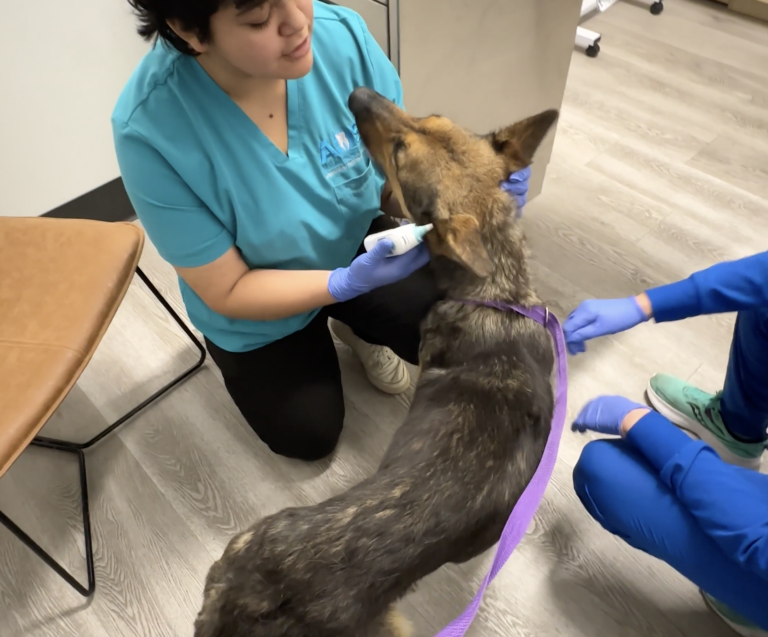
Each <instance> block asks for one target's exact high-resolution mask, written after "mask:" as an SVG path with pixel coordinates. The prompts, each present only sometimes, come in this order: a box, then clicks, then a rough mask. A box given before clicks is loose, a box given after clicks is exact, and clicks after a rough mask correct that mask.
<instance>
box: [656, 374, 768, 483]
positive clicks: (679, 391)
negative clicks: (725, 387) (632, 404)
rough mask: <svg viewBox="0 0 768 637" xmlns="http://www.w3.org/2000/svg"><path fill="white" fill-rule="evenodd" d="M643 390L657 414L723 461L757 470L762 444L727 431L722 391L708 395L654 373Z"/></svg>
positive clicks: (672, 377)
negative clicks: (722, 408) (703, 443)
mask: <svg viewBox="0 0 768 637" xmlns="http://www.w3.org/2000/svg"><path fill="white" fill-rule="evenodd" d="M646 391H647V394H648V400H649V402H650V403H651V405H652V406H653V408H654V409H655V410H656V411H658V412H659V413H660V414H661V415H662V416H665V417H666V418H668V419H669V420H670V421H671V422H673V423H674V424H675V425H677V426H678V427H680V428H681V429H685V430H686V431H688V432H690V433H692V434H693V435H694V436H696V437H697V438H700V439H701V440H703V441H704V442H706V443H707V444H708V445H709V446H711V447H712V448H713V449H714V450H715V451H716V452H717V454H718V455H719V456H720V457H721V458H722V459H723V460H724V461H725V462H728V463H730V464H735V465H738V466H740V467H744V468H746V469H754V470H755V471H758V470H759V469H760V458H761V457H762V455H763V448H764V444H763V443H762V442H754V443H750V442H740V441H738V440H736V439H735V438H734V437H733V436H732V435H731V434H730V433H729V432H728V430H727V429H726V428H725V425H724V424H723V418H722V416H721V414H720V398H721V394H722V392H718V393H717V394H708V393H707V392H705V391H702V390H700V389H697V388H696V387H694V386H693V385H689V384H688V383H686V382H685V381H683V380H680V379H679V378H675V377H674V376H670V375H668V374H656V375H655V376H654V377H653V378H651V380H650V381H649V382H648V387H647V390H646Z"/></svg>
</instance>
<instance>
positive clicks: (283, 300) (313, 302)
mask: <svg viewBox="0 0 768 637" xmlns="http://www.w3.org/2000/svg"><path fill="white" fill-rule="evenodd" d="M330 275H331V273H330V272H328V271H324V270H251V271H250V272H248V273H247V274H245V275H244V276H243V277H241V278H240V279H239V280H238V282H237V283H236V284H235V286H234V287H233V288H232V291H231V292H230V293H229V294H228V295H227V297H226V299H225V300H224V304H223V305H224V306H223V307H222V308H221V313H222V314H224V316H228V317H229V318H234V319H246V320H251V321H274V320H278V319H283V318H287V317H289V316H294V315H296V314H301V313H303V312H308V311H310V310H314V309H315V308H318V307H323V306H325V305H331V304H332V303H335V300H334V298H333V297H332V296H331V293H330V292H329V291H328V278H329V277H330Z"/></svg>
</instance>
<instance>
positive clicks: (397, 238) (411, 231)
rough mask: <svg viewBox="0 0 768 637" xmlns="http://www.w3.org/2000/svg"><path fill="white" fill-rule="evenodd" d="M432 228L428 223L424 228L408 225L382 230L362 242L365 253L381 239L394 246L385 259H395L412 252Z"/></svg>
mask: <svg viewBox="0 0 768 637" xmlns="http://www.w3.org/2000/svg"><path fill="white" fill-rule="evenodd" d="M432 228H433V226H432V224H431V223H428V224H427V225H426V226H416V225H414V224H412V223H409V224H407V225H404V226H399V227H397V228H392V229H391V230H384V231H383V232H377V233H376V234H371V235H368V236H367V237H366V238H365V240H364V241H363V245H364V246H365V251H366V252H370V251H371V250H372V249H373V246H375V245H376V244H377V243H378V242H379V241H381V240H382V239H389V240H390V241H391V242H392V243H394V244H395V247H394V248H393V250H392V252H390V253H389V254H388V255H387V257H396V256H399V255H401V254H405V253H406V252H408V251H409V250H413V249H414V248H415V247H416V246H417V245H419V244H420V243H421V242H423V241H424V237H425V236H426V234H427V233H428V232H429V231H430V230H432Z"/></svg>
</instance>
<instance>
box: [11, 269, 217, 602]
mask: <svg viewBox="0 0 768 637" xmlns="http://www.w3.org/2000/svg"><path fill="white" fill-rule="evenodd" d="M136 274H137V275H138V276H139V278H140V279H141V280H142V281H143V282H144V285H146V286H147V288H148V289H149V291H150V292H152V294H153V295H154V297H155V298H156V299H157V300H158V301H159V302H160V304H161V305H162V306H163V308H165V311H166V312H168V314H170V315H171V318H173V320H174V321H176V324H177V325H178V326H179V327H180V328H181V329H182V330H183V331H184V333H185V334H186V335H187V336H188V337H189V339H190V340H191V341H192V343H193V344H194V345H195V347H197V349H198V350H199V352H200V358H199V359H198V360H197V362H196V363H195V364H194V365H192V366H191V367H190V368H189V369H187V370H186V371H184V372H183V373H182V374H180V375H179V376H177V377H176V378H174V379H173V380H172V381H171V382H169V383H168V384H166V385H165V386H164V387H162V388H160V389H159V390H157V391H156V392H155V393H154V394H152V395H151V396H150V397H149V398H147V399H146V400H144V401H143V402H141V403H140V404H138V405H137V406H136V407H134V408H133V409H131V410H130V411H129V412H128V413H127V414H125V415H124V416H122V417H121V418H118V419H117V420H116V421H115V422H113V423H112V424H111V425H110V426H109V427H107V428H106V429H105V430H104V431H102V432H101V433H99V434H97V435H96V436H94V437H93V438H91V439H90V440H88V441H86V442H71V441H68V440H58V439H56V438H48V437H46V436H37V437H36V438H35V439H34V440H32V443H31V444H32V445H33V446H35V447H43V448H45V449H54V450H56V451H64V452H67V453H74V454H75V455H76V456H77V460H78V464H79V466H80V495H81V502H82V507H83V531H84V535H85V566H86V571H87V575H88V587H87V588H86V587H84V586H83V585H82V584H81V583H80V582H78V581H77V580H76V579H75V578H74V577H72V575H71V574H70V573H69V572H68V571H67V570H66V569H65V568H64V567H63V566H61V564H59V563H58V562H57V561H56V560H54V559H53V558H52V557H51V556H50V555H49V554H48V553H46V552H45V551H44V550H43V549H42V548H41V547H40V545H39V544H38V543H37V542H35V541H34V540H33V539H32V538H31V537H29V536H28V535H27V534H26V533H25V532H24V531H22V530H21V529H20V528H19V527H18V526H17V525H16V523H15V522H14V521H13V520H11V519H10V518H9V517H8V516H7V515H5V514H4V513H3V512H2V511H0V524H2V525H3V526H5V527H6V528H7V529H8V530H9V531H10V532H11V533H13V534H14V535H15V536H16V537H17V538H19V539H20V540H21V541H22V542H23V543H24V544H26V546H27V547H28V548H29V549H30V550H31V551H33V552H34V553H35V555H37V556H38V557H39V558H40V559H41V560H43V562H45V563H46V564H47V565H48V566H50V567H51V568H52V569H53V570H54V571H56V573H58V574H59V575H60V576H61V577H62V578H63V579H64V580H65V581H66V582H67V583H68V584H69V585H70V586H71V587H72V588H74V589H75V590H76V591H77V592H78V593H80V594H81V595H82V596H83V597H90V596H91V595H93V593H94V591H95V590H96V578H95V575H94V567H93V540H92V538H91V515H90V510H89V507H88V481H87V479H86V474H85V454H84V453H83V451H84V450H85V449H88V448H89V447H92V446H93V445H95V444H96V443H97V442H100V441H101V440H103V439H104V438H105V437H106V436H108V435H109V434H110V433H112V432H113V431H114V430H115V429H117V428H118V427H119V426H120V425H122V424H124V423H125V422H127V421H128V420H130V419H131V418H133V417H134V416H135V415H136V414H138V413H139V412H140V411H141V410H142V409H144V408H145V407H147V406H148V405H150V404H151V403H153V402H155V401H156V400H157V399H158V398H160V397H161V396H163V395H164V394H166V393H167V392H168V391H170V390H171V389H173V388H174V387H176V385H178V384H179V383H181V382H182V381H184V380H186V379H187V378H189V377H190V376H192V374H194V373H195V372H196V371H198V370H199V369H200V368H201V367H202V366H203V363H204V362H205V357H206V351H205V347H204V346H203V344H202V343H201V342H200V341H199V340H198V339H197V337H196V336H195V335H194V333H193V332H192V330H190V329H189V327H187V324H186V323H185V322H184V321H183V320H182V318H181V317H180V316H179V315H178V314H177V313H176V311H175V310H174V309H173V308H172V307H171V306H170V304H169V303H168V301H167V300H166V298H165V297H164V296H163V295H162V294H161V293H160V291H159V290H158V289H157V288H156V287H155V285H154V284H153V283H152V282H151V281H150V280H149V279H148V278H147V275H146V274H144V272H143V271H142V269H141V268H136Z"/></svg>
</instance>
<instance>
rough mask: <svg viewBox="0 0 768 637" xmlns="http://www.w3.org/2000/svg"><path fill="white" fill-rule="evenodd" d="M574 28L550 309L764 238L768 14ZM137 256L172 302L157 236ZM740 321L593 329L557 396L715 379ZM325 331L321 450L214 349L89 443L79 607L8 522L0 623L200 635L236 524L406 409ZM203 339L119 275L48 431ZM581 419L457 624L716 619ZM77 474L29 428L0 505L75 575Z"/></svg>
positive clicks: (636, 286)
mask: <svg viewBox="0 0 768 637" xmlns="http://www.w3.org/2000/svg"><path fill="white" fill-rule="evenodd" d="M589 26H590V28H592V29H596V30H600V31H601V32H602V33H603V42H602V53H601V54H600V56H599V58H597V59H588V58H586V57H585V56H584V55H583V54H581V53H578V52H576V53H574V56H573V63H572V67H571V73H570V79H569V82H568V90H567V94H566V98H565V104H564V106H563V114H562V121H561V124H560V128H559V133H558V138H557V142H556V148H555V154H554V158H553V162H552V164H551V167H550V169H549V173H548V178H547V181H546V184H545V189H544V193H543V194H542V196H541V197H539V198H538V199H537V200H536V201H534V202H533V203H532V204H531V205H530V206H529V207H528V208H527V209H526V211H525V217H524V219H525V224H526V227H527V232H528V235H529V239H530V243H531V247H532V251H533V259H534V270H535V275H536V278H537V281H538V285H539V290H540V292H541V294H542V296H543V297H544V298H545V299H546V300H547V301H548V303H549V304H550V307H552V308H554V309H555V310H556V311H557V312H558V313H559V314H560V315H561V316H564V315H566V314H567V313H568V312H569V311H570V310H571V309H573V307H575V305H576V304H577V303H578V302H579V301H581V300H582V299H584V298H587V297H606V296H622V295H630V294H634V293H637V292H639V291H641V290H642V289H644V288H645V287H647V286H652V285H657V284H661V283H664V282H669V281H672V280H676V279H679V278H681V277H685V276H687V275H688V274H690V273H691V272H692V271H693V270H696V269H699V268H702V267H705V266H707V265H710V264H712V263H714V262H716V261H718V260H721V259H730V258H736V257H741V256H744V255H747V254H750V253H754V252H756V251H759V250H764V249H765V248H766V245H767V244H768V240H766V237H768V116H766V112H767V111H766V109H768V26H766V25H765V24H761V23H758V22H754V21H750V20H748V19H745V18H742V17H740V16H737V15H734V14H732V13H729V12H728V11H726V10H725V9H723V8H721V5H717V4H707V3H702V2H696V1H693V0H668V2H667V8H666V11H665V12H664V13H663V15H661V16H659V17H652V16H651V15H650V14H648V13H647V9H643V8H640V7H638V6H634V5H631V4H628V3H624V2H621V3H618V4H617V5H615V6H614V7H612V8H611V10H610V11H608V12H607V13H605V14H603V15H602V16H599V17H597V18H596V19H594V20H591V21H590V24H589ZM143 265H144V267H145V268H146V270H147V271H148V272H149V273H150V275H151V276H152V277H153V278H154V279H155V280H156V281H158V282H159V284H160V287H161V288H162V289H163V291H164V292H165V293H166V294H167V295H168V296H169V297H170V298H172V299H173V300H174V303H175V304H176V306H179V297H178V290H177V287H176V283H175V281H174V279H173V277H172V276H171V272H170V270H169V268H168V267H166V266H165V265H163V264H162V263H161V262H160V260H159V258H158V257H157V255H156V253H155V252H154V250H153V249H152V248H151V246H150V247H148V249H147V250H146V254H145V256H144V260H143ZM732 325H733V317H732V316H718V317H705V318H698V319H694V320H690V321H686V322H685V323H680V324H669V325H658V326H657V325H644V326H642V327H639V328H637V329H636V330H634V331H632V332H630V333H626V334H623V335H621V336H618V337H615V338H606V339H604V340H602V341H600V342H596V343H594V344H591V345H590V347H589V350H588V352H587V355H583V356H580V357H577V358H575V359H572V360H571V363H570V374H571V384H570V392H571V403H570V413H571V415H574V414H575V412H576V410H578V408H579V407H580V406H581V405H582V404H583V402H584V401H586V400H587V399H589V398H590V397H592V396H594V395H596V394H598V393H603V392H621V393H624V394H627V395H629V396H631V397H634V398H637V399H641V397H642V392H643V389H644V387H645V383H646V381H647V379H648V377H649V376H650V375H651V374H653V373H654V372H657V371H667V372H671V373H675V374H678V375H680V376H683V377H685V378H689V379H691V380H692V381H695V382H696V383H699V384H700V385H701V386H703V387H705V388H709V389H715V388H717V387H718V386H719V384H720V383H721V382H722V377H723V371H724V369H725V362H726V360H727V355H728V346H729V341H730V333H731V329H732ZM339 352H340V358H341V361H342V366H343V374H344V382H345V388H346V396H347V409H348V411H347V413H348V420H347V423H346V428H345V433H344V436H343V439H342V444H341V449H340V451H339V453H338V456H337V457H336V459H335V460H334V461H333V462H332V463H330V464H324V465H320V466H308V465H303V464H299V463H294V462H289V461H285V460H282V459H278V458H276V457H274V456H272V455H270V454H269V453H268V452H267V451H266V450H265V448H264V446H263V445H262V444H261V443H260V442H259V441H258V440H257V439H256V437H255V435H254V434H253V433H252V432H251V431H250V430H249V429H248V428H247V426H245V425H244V423H243V421H242V419H241V417H240V416H239V414H238V413H237V412H236V409H235V407H234V406H233V404H232V402H231V401H230V399H229V397H228V395H227V394H226V392H225V390H224V387H223V386H222V384H221V382H220V379H219V377H218V376H217V372H216V370H215V369H214V368H213V367H211V366H206V368H205V369H204V370H203V371H202V372H201V373H200V374H199V375H197V376H195V377H194V378H193V379H192V380H191V381H189V382H187V383H186V384H184V385H183V386H182V387H180V388H179V389H177V390H176V391H175V392H174V393H173V394H171V395H170V396H168V397H167V398H166V399H164V400H163V401H162V402H160V403H158V404H156V405H154V406H153V407H151V408H150V409H149V410H147V411H146V412H144V413H143V414H142V415H141V416H140V417H138V418H136V419H135V420H134V421H133V422H132V423H131V424H130V425H129V426H126V427H125V428H124V429H122V430H121V431H120V433H119V434H118V435H116V436H113V437H111V438H109V439H107V440H106V441H105V442H104V443H103V444H102V445H101V446H99V447H97V448H96V449H94V450H93V451H92V452H91V453H89V454H88V467H89V484H90V488H91V507H92V512H93V522H94V533H95V548H96V576H97V581H98V590H97V593H96V595H95V597H94V599H93V600H92V601H91V602H90V603H89V604H86V605H83V602H82V599H81V598H80V597H78V596H77V595H76V594H75V593H74V592H73V591H72V590H71V589H70V588H69V587H68V586H67V585H66V584H64V583H63V582H62V581H61V580H60V579H59V578H58V577H57V576H56V575H55V574H54V573H53V572H51V571H50V570H48V568H46V567H45V566H44V565H43V564H42V563H41V562H40V560H38V559H37V558H36V557H35V556H34V555H33V554H32V553H31V552H29V551H28V550H27V549H26V548H25V547H24V546H23V545H21V544H20V543H19V542H18V541H17V540H16V539H15V538H14V537H12V536H11V534H10V533H8V532H7V531H6V530H5V529H3V528H0V634H1V635H2V637H21V636H22V635H23V636H25V637H43V636H47V637H75V636H77V637H105V636H109V637H119V636H124V637H129V636H130V637H135V636H138V637H144V636H146V637H150V636H151V637H187V636H189V635H191V634H192V629H191V626H192V621H193V618H194V616H195V613H196V612H197V610H198V607H199V603H200V596H201V590H202V584H203V580H204V577H205V574H206V572H207V569H208V567H209V566H210V564H211V562H212V561H213V560H214V559H215V558H216V557H218V555H219V554H220V552H221V550H222V549H223V547H224V545H225V543H226V542H227V540H228V538H229V537H230V536H231V535H232V534H233V533H234V532H235V531H237V530H238V529H242V528H243V527H245V526H246V525H248V524H250V523H251V522H252V521H253V520H255V519H256V518H259V517H261V516H263V515H265V514H268V513H270V512H273V511H276V510H277V509H279V508H281V507H283V506H285V505H288V504H296V503H310V502H315V501H317V500H319V499H321V498H325V497H327V496H329V495H331V494H333V493H337V492H339V491H340V490H342V489H344V488H345V487H348V486H350V485H352V484H354V483H355V482H357V481H358V480H360V479H361V478H362V477H363V476H366V475H367V474H369V473H370V472H371V471H372V470H373V469H374V467H375V466H376V464H377V461H378V459H379V457H380V456H381V454H382V452H383V450H384V448H385V446H386V444H387V440H388V439H389V437H390V435H391V433H392V431H393V429H394V428H395V427H396V426H397V424H398V423H399V422H400V421H401V419H402V417H403V414H404V413H405V410H406V408H407V399H400V398H390V397H387V396H384V395H383V394H381V393H379V392H377V391H376V390H374V389H373V388H371V387H370V386H369V385H368V383H367V382H366V380H365V378H364V376H363V375H362V373H361V368H360V365H359V363H358V362H357V361H356V360H355V359H354V358H353V357H352V355H351V353H350V352H349V351H348V350H345V349H343V348H341V346H340V350H339ZM194 358H195V351H194V350H193V348H191V347H190V346H189V344H188V343H187V342H186V341H185V339H184V338H183V337H182V335H181V333H180V332H179V330H178V329H177V328H176V327H175V326H174V325H173V324H172V322H171V321H170V320H169V319H168V317H167V316H166V315H165V314H164V313H163V312H162V311H161V310H160V309H159V307H158V306H157V305H156V304H155V303H154V302H153V300H152V298H151V297H150V296H149V295H148V293H147V292H146V290H145V289H144V288H143V287H142V286H141V285H140V284H138V283H136V284H134V286H133V288H132V290H131V291H130V293H129V295H128V298H127V300H126V302H125V304H124V306H123V307H122V308H121V310H120V312H119V314H118V316H117V318H116V320H115V322H114V324H113V326H112V327H111V329H110V330H109V333H108V334H107V336H106V338H105V340H104V343H103V345H102V347H101V348H100V349H99V351H98V353H97V355H96V357H95V359H94V361H93V363H92V364H91V365H90V367H89V368H88V370H87V371H86V373H85V375H84V376H83V378H82V381H81V382H80V383H79V385H78V387H77V388H76V390H75V391H74V392H73V393H72V394H71V396H70V397H69V398H68V399H67V401H66V403H65V404H64V406H63V407H62V408H61V409H60V411H59V412H58V413H57V414H56V416H55V418H54V419H53V421H52V422H51V423H50V425H49V426H47V428H46V433H48V434H53V433H55V432H59V433H62V435H67V436H69V437H73V436H75V435H78V436H83V437H84V436H86V435H87V432H95V431H97V430H99V429H100V428H102V427H104V426H105V424H106V423H107V422H108V421H110V420H113V419H115V418H116V417H117V416H119V415H120V414H121V413H122V412H124V411H126V410H127V409H128V408H130V407H131V406H132V405H134V404H136V403H137V402H139V401H140V400H142V399H143V398H144V397H145V396H147V395H148V394H149V393H151V392H152V391H153V390H154V389H155V388H157V387H159V386H160V384H162V383H163V382H164V381H165V380H166V379H168V378H169V377H171V376H172V375H174V374H176V373H177V372H178V371H180V370H181V369H183V367H184V366H186V365H189V364H190V363H191V362H193V361H194ZM255 389H256V388H255ZM588 439H589V437H588V436H578V435H575V434H571V433H570V432H568V433H566V435H565V437H564V440H563V443H562V450H561V453H560V461H559V463H558V466H557V468H556V470H555V474H554V479H553V481H552V484H551V486H550V488H549V490H548V492H547V496H546V499H545V502H544V503H543V504H542V506H541V508H540V511H539V513H538V515H537V517H536V520H535V523H534V525H533V527H532V528H531V530H530V534H529V536H528V537H527V538H526V540H525V541H524V542H523V543H522V545H521V546H520V548H519V549H518V550H517V551H516V553H515V554H514V555H513V557H512V559H511V560H510V562H509V564H508V566H507V567H506V569H505V570H504V571H503V572H502V574H501V575H500V576H499V577H498V578H497V580H496V582H495V583H494V584H493V586H492V587H491V590H490V592H489V593H488V595H487V598H486V601H485V603H484V605H483V607H482V611H481V613H480V617H479V620H478V621H477V623H476V626H475V627H474V629H473V631H472V633H471V634H472V635H475V636H477V637H480V636H483V637H496V636H498V637H502V636H503V637H513V636H514V637H532V636H534V635H535V636H536V637H545V636H554V635H568V636H569V637H577V636H582V635H583V636H584V637H594V635H617V636H618V635H620V636H622V637H635V636H637V637H639V636H647V635H653V636H654V637H680V636H684V635H691V636H694V635H695V636H696V637H720V636H722V637H726V636H727V635H729V634H731V633H730V632H729V629H727V628H726V627H725V626H724V625H723V624H722V623H720V622H719V621H718V620H717V619H715V618H713V616H712V615H711V614H710V613H709V612H708V611H707V610H706V609H705V608H704V606H703V604H702V602H701V600H700V598H699V596H698V594H697V591H696V589H695V587H694V586H693V585H692V584H690V583H689V582H687V581H685V580H684V579H683V578H682V577H681V576H679V575H677V574H676V573H675V572H673V571H672V570H671V569H670V568H668V567H667V566H665V565H664V564H661V563H659V562H656V561H654V560H653V559H651V558H649V557H648V556H646V555H644V554H641V553H639V552H637V551H635V550H633V549H631V548H629V547H628V546H626V545H625V544H623V543H622V542H620V541H618V540H616V539H614V538H613V537H611V536H610V535H608V534H607V533H605V532H603V531H602V530H601V529H600V528H599V527H598V526H597V525H596V524H595V523H594V522H593V521H592V520H591V519H590V518H589V517H588V516H587V514H586V513H585V511H584V510H583V509H582V507H581V506H580V504H579V503H578V501H577V499H576V496H575V495H574V492H573V488H572V483H571V470H572V468H573V465H574V463H575V462H576V460H577V458H578V455H579V452H580V450H581V448H582V447H583V445H584V444H585V442H586V441H587V440H588ZM77 484H78V483H77V473H76V464H75V462H74V460H73V459H72V458H69V457H65V456H64V457H62V456H60V455H59V454H57V453H55V452H49V451H44V450H39V449H30V450H28V451H27V452H25V453H24V454H23V456H22V457H21V458H20V459H19V461H18V462H17V463H16V464H15V465H14V466H13V468H12V469H11V470H10V472H9V473H8V474H7V475H6V476H5V477H4V478H3V480H1V481H0V509H2V510H3V511H5V512H6V513H7V514H8V515H10V516H11V517H12V518H13V519H14V520H16V522H17V523H19V524H20V525H21V526H22V527H23V528H25V529H27V530H29V532H30V533H31V534H32V535H33V536H34V537H35V538H36V539H38V540H39V541H40V542H41V543H42V544H43V545H44V546H45V547H46V548H48V549H49V550H50V551H51V552H52V553H53V554H54V555H55V556H56V557H57V558H59V559H60V560H62V561H63V562H64V563H65V564H66V565H68V566H69V567H70V568H71V569H73V570H74V571H75V572H76V573H78V574H79V575H80V576H81V577H82V573H83V565H82V549H81V548H80V547H81V545H82V539H81V537H82V536H81V532H82V528H81V527H82V524H81V522H80V518H79V504H78V496H77V493H78V487H77ZM490 557H491V556H490V555H487V556H483V557H481V558H479V559H477V560H475V561H474V562H472V563H469V564H467V565H465V566H463V567H449V568H444V569H442V570H441V571H439V572H437V573H436V574H434V575H433V576H431V577H430V578H428V579H427V580H425V581H424V582H423V584H422V585H421V586H420V587H419V589H418V591H417V592H416V593H414V594H413V595H411V596H410V597H409V598H408V599H407V600H406V601H405V602H404V603H403V610H404V612H405V613H406V614H407V615H408V616H409V617H410V618H411V619H412V620H413V622H414V624H415V626H416V628H417V631H418V634H419V635H421V636H423V637H431V635H433V634H434V633H435V632H436V631H437V629H439V628H440V627H442V626H443V625H445V624H446V623H447V622H448V621H449V620H450V619H452V618H453V616H454V615H455V614H457V613H458V612H459V611H460V610H461V609H463V607H464V606H465V604H466V603H467V602H469V600H470V599H471V596H472V595H473V592H474V590H475V589H476V586H477V584H478V581H479V579H480V577H481V576H482V575H483V574H484V572H485V570H486V568H487V566H488V563H489V560H490ZM702 559H706V557H705V556H702Z"/></svg>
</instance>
